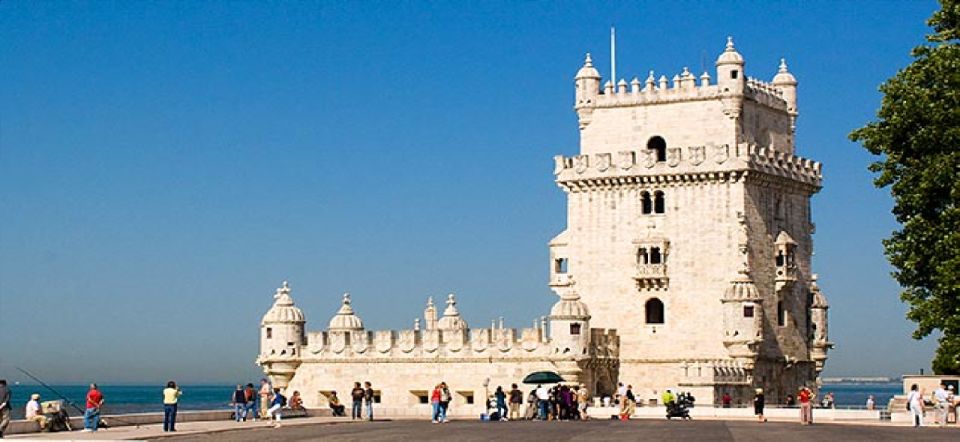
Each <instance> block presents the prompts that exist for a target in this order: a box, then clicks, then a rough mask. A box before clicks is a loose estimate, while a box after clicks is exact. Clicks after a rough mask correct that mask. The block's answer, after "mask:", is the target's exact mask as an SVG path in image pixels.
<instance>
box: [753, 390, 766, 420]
mask: <svg viewBox="0 0 960 442" xmlns="http://www.w3.org/2000/svg"><path fill="white" fill-rule="evenodd" d="M765 402H766V400H765V398H764V397H763V389H762V388H758V389H757V392H756V394H754V395H753V414H755V415H757V422H760V423H764V422H766V421H767V418H765V417H763V406H764V405H765Z"/></svg>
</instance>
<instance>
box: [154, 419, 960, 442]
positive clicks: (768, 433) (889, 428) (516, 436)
mask: <svg viewBox="0 0 960 442" xmlns="http://www.w3.org/2000/svg"><path fill="white" fill-rule="evenodd" d="M641 439H642V440H657V441H667V440H682V441H700V440H704V441H706V440H709V441H778V442H785V441H804V442H809V441H839V440H843V441H886V440H891V441H901V440H902V441H948V440H949V441H956V440H960V429H957V428H948V429H940V428H933V427H928V428H920V429H915V428H911V427H903V426H894V425H889V424H885V425H851V424H820V425H814V426H811V427H801V426H800V425H798V424H796V423H786V422H768V423H766V424H759V423H756V422H753V421H746V420H738V421H720V420H694V421H685V422H683V421H666V420H632V421H630V422H618V421H609V420H593V421H589V422H498V423H483V422H479V421H455V422H451V423H449V424H444V425H436V424H431V423H430V422H427V421H406V420H403V421H377V422H362V423H343V424H339V425H295V426H288V427H282V428H279V429H273V428H255V429H254V428H251V429H246V430H240V431H225V432H218V433H205V434H189V435H183V436H176V437H165V438H162V439H161V440H164V441H174V440H185V441H186V440H201V441H221V440H223V441H285V442H290V441H308V440H336V441H352V440H357V441H361V440H362V441H398V440H410V441H413V440H416V441H424V440H456V441H488V440H538V441H561V440H564V441H565V440H581V441H582V440H590V441H594V440H611V441H612V440H617V441H634V440H641Z"/></svg>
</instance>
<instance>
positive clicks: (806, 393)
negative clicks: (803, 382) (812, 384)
mask: <svg viewBox="0 0 960 442" xmlns="http://www.w3.org/2000/svg"><path fill="white" fill-rule="evenodd" d="M797 399H798V400H799V401H800V425H811V424H813V401H814V397H813V392H812V391H810V389H809V388H807V387H803V388H801V389H800V391H799V392H798V393H797Z"/></svg>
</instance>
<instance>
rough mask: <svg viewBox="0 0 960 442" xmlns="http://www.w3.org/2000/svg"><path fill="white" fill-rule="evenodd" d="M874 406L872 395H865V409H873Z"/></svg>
mask: <svg viewBox="0 0 960 442" xmlns="http://www.w3.org/2000/svg"><path fill="white" fill-rule="evenodd" d="M874 408H876V402H874V400H873V395H872V394H871V395H870V396H867V410H873V409H874Z"/></svg>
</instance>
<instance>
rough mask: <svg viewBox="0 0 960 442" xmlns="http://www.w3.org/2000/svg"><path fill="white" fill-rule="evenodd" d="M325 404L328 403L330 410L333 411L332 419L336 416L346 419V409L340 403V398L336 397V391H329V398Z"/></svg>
mask: <svg viewBox="0 0 960 442" xmlns="http://www.w3.org/2000/svg"><path fill="white" fill-rule="evenodd" d="M327 402H329V403H330V409H331V410H333V416H334V417H337V416H343V417H346V416H347V413H346V410H345V408H346V407H345V406H344V405H343V404H341V403H340V398H338V397H337V392H336V391H331V392H330V397H329V398H328V399H327Z"/></svg>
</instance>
